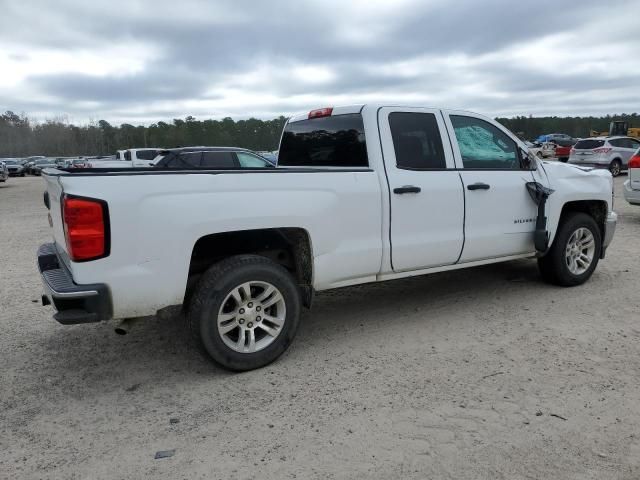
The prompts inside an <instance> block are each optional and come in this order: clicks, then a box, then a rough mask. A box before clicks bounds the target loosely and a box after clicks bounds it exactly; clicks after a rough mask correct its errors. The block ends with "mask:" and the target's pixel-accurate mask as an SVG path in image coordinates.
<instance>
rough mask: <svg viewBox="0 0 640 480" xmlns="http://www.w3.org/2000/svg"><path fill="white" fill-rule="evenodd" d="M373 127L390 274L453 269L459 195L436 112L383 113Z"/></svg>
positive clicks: (460, 214) (402, 110)
mask: <svg viewBox="0 0 640 480" xmlns="http://www.w3.org/2000/svg"><path fill="white" fill-rule="evenodd" d="M378 122H379V126H380V134H381V136H382V151H383V155H384V164H385V172H386V175H387V181H388V185H389V190H390V207H391V208H390V212H389V215H390V240H391V264H392V268H393V270H394V271H396V272H399V271H406V270H419V269H422V268H429V267H436V266H441V265H451V264H453V263H456V261H457V260H458V258H459V257H460V253H461V251H462V242H463V234H462V231H463V225H464V192H463V189H462V181H461V179H460V175H459V174H458V172H457V171H456V170H455V164H454V160H453V152H452V150H451V144H450V142H449V139H448V137H447V135H446V129H445V125H444V120H443V117H442V114H441V112H440V111H439V110H435V109H426V108H382V109H381V110H380V112H379V116H378Z"/></svg>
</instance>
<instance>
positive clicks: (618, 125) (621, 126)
mask: <svg viewBox="0 0 640 480" xmlns="http://www.w3.org/2000/svg"><path fill="white" fill-rule="evenodd" d="M589 136H591V137H612V136H621V137H634V138H640V128H639V127H629V122H627V121H626V120H615V121H613V122H611V123H610V124H609V131H608V132H597V131H595V130H591V132H589Z"/></svg>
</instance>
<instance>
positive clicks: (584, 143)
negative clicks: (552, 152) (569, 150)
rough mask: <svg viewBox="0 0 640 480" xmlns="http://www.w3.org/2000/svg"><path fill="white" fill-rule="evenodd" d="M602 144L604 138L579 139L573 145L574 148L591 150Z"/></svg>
mask: <svg viewBox="0 0 640 480" xmlns="http://www.w3.org/2000/svg"><path fill="white" fill-rule="evenodd" d="M603 145H604V140H580V141H578V143H576V144H575V145H574V147H573V148H575V149H576V150H591V149H593V148H600V147H601V146H603Z"/></svg>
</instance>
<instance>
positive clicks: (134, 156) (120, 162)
mask: <svg viewBox="0 0 640 480" xmlns="http://www.w3.org/2000/svg"><path fill="white" fill-rule="evenodd" d="M161 151H162V149H161V148H155V147H153V148H130V149H129V150H118V151H117V152H116V159H115V160H93V161H90V165H91V167H90V168H142V167H152V166H153V159H154V158H156V156H157V155H158V153H160V152H161Z"/></svg>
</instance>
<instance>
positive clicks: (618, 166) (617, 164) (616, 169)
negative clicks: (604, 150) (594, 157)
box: [609, 159, 622, 177]
mask: <svg viewBox="0 0 640 480" xmlns="http://www.w3.org/2000/svg"><path fill="white" fill-rule="evenodd" d="M621 170H622V162H621V161H620V160H617V159H616V160H614V161H613V162H611V165H609V171H610V172H611V176H612V177H617V176H618V175H620V171H621Z"/></svg>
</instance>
